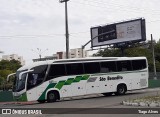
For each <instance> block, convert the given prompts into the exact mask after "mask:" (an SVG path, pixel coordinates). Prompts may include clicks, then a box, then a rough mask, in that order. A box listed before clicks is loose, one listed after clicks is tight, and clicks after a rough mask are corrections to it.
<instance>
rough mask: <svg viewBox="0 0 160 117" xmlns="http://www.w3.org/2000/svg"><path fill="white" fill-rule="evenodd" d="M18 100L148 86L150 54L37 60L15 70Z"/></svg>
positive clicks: (118, 91) (117, 91)
mask: <svg viewBox="0 0 160 117" xmlns="http://www.w3.org/2000/svg"><path fill="white" fill-rule="evenodd" d="M13 75H15V76H16V77H15V83H14V87H13V96H14V98H15V99H16V100H17V101H38V102H41V103H42V102H45V101H47V102H55V101H56V100H60V99H63V98H65V97H73V96H80V95H82V96H83V95H88V94H97V93H101V94H103V95H105V96H107V95H111V94H113V93H114V94H116V95H123V94H125V93H126V92H127V91H129V90H136V89H142V88H147V87H148V63H147V59H146V57H100V58H99V57H98V58H97V57H95V58H81V59H65V60H53V61H43V62H42V61H41V62H35V63H32V64H31V65H25V66H23V67H21V68H20V69H18V70H17V72H16V73H15V74H11V75H9V76H8V79H9V78H10V77H11V76H13Z"/></svg>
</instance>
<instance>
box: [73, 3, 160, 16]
mask: <svg viewBox="0 0 160 117" xmlns="http://www.w3.org/2000/svg"><path fill="white" fill-rule="evenodd" d="M72 3H78V4H81V5H88V6H92V7H97V8H99V9H100V10H103V11H107V12H108V11H113V9H111V8H110V7H112V8H113V7H114V6H112V5H107V7H109V8H108V9H106V8H107V7H106V6H104V3H102V4H101V5H98V4H97V5H95V4H91V3H85V2H80V1H74V2H72ZM93 3H94V2H93ZM104 8H105V9H104ZM124 9H125V10H124ZM96 10H97V9H96ZM114 10H117V11H132V12H136V13H140V12H142V11H143V13H144V14H149V15H158V14H160V12H153V11H152V13H147V12H146V10H145V9H142V10H141V9H140V8H137V9H131V8H129V9H128V8H124V7H120V6H118V7H116V8H114ZM132 12H130V13H132ZM102 15H104V14H102Z"/></svg>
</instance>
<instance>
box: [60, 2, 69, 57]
mask: <svg viewBox="0 0 160 117" xmlns="http://www.w3.org/2000/svg"><path fill="white" fill-rule="evenodd" d="M68 1H69V0H59V2H60V3H63V2H65V28H66V34H65V36H66V58H67V59H68V58H69V31H68V10H67V2H68Z"/></svg>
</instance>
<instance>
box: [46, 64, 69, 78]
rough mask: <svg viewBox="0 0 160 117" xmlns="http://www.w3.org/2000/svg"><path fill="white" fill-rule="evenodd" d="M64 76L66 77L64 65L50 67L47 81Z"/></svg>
mask: <svg viewBox="0 0 160 117" xmlns="http://www.w3.org/2000/svg"><path fill="white" fill-rule="evenodd" d="M64 75H66V71H65V65H64V64H57V65H51V67H50V70H49V73H48V77H47V80H50V79H52V78H56V77H60V76H64Z"/></svg>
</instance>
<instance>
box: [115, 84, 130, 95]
mask: <svg viewBox="0 0 160 117" xmlns="http://www.w3.org/2000/svg"><path fill="white" fill-rule="evenodd" d="M126 91H127V87H126V85H125V84H120V85H118V86H117V92H116V93H115V94H116V95H124V94H125V93H126Z"/></svg>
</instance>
